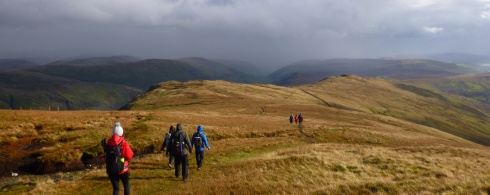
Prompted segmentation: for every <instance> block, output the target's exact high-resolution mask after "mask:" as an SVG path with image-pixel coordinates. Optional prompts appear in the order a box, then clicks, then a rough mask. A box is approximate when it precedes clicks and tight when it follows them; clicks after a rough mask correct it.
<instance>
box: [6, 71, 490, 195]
mask: <svg viewBox="0 0 490 195" xmlns="http://www.w3.org/2000/svg"><path fill="white" fill-rule="evenodd" d="M344 79H345V78H344ZM349 79H350V80H351V81H349V80H347V81H344V82H348V81H349V82H357V81H356V80H363V79H360V78H349ZM366 80H369V79H366ZM366 80H364V81H366ZM376 83H377V84H379V85H387V86H389V84H388V83H386V82H383V81H377V82H376ZM161 85H162V86H161V88H158V89H156V90H153V91H152V92H150V93H149V94H147V95H146V96H142V97H140V99H138V100H137V102H136V103H135V104H133V105H132V106H131V108H132V109H134V110H130V111H112V112H111V111H83V112H82V111H78V112H40V111H0V120H1V121H2V122H1V123H0V124H1V125H2V126H0V128H1V132H2V134H0V135H1V136H0V137H2V139H8V142H11V143H13V142H15V141H16V140H18V139H22V138H24V137H30V136H34V137H39V138H41V140H55V141H56V140H66V141H64V142H58V143H57V144H56V145H55V146H51V147H46V148H45V149H43V150H42V152H46V154H47V155H46V156H48V154H50V153H51V155H52V156H55V154H57V153H58V154H59V153H60V152H61V151H60V150H59V149H53V148H64V151H63V152H64V153H68V151H71V150H75V151H79V152H80V151H87V150H90V148H92V147H93V146H94V145H95V144H96V142H97V141H98V138H101V137H108V136H110V132H111V126H112V124H113V123H114V122H115V121H120V122H121V123H122V124H123V127H124V129H125V136H126V137H127V140H128V142H129V143H130V145H131V146H132V147H133V148H134V149H135V150H140V149H141V148H143V147H144V146H147V145H149V144H154V145H157V146H158V145H159V144H160V143H161V138H162V136H163V134H164V132H166V131H167V129H168V126H169V125H171V124H176V123H178V122H182V123H183V124H184V130H185V131H186V132H187V133H188V134H190V133H192V132H193V131H194V129H195V128H196V127H197V125H204V127H205V132H206V133H207V135H208V137H209V139H210V143H211V146H212V149H211V150H210V151H207V152H206V160H205V165H204V170H202V171H196V170H195V168H196V165H195V160H194V158H193V156H192V155H191V158H190V165H191V166H190V179H189V180H188V181H187V182H182V181H181V180H179V179H177V178H174V177H173V172H172V170H170V169H168V168H165V163H166V162H167V158H165V157H163V154H161V153H152V154H149V155H146V156H139V155H137V157H136V158H135V159H134V160H133V161H132V165H131V167H132V171H131V178H132V179H131V185H132V192H133V193H135V194H162V193H184V194H197V193H204V194H231V193H233V194H279V193H281V194H283V193H285V194H305V193H316V194H336V193H343V194H370V193H385V194H400V193H413V194H424V193H425V194H428V193H429V194H434V193H455V194H479V193H486V192H487V190H489V189H490V182H489V181H488V177H489V176H490V171H488V169H486V167H488V165H489V163H488V162H490V161H489V160H490V153H488V151H487V148H486V147H483V146H481V145H477V144H474V143H471V142H469V141H466V140H464V139H461V138H458V137H456V136H453V135H451V134H447V133H444V132H442V131H439V130H437V129H434V128H430V127H427V126H423V125H418V124H415V123H412V122H407V121H404V120H400V119H396V118H393V117H390V116H386V115H380V114H373V113H371V111H370V110H369V109H365V108H362V106H354V105H356V104H355V102H356V101H348V100H346V101H345V102H341V101H340V100H341V99H347V98H348V97H349V96H348V95H346V96H340V97H338V98H337V100H338V101H337V102H334V101H331V100H329V99H327V98H326V97H324V98H323V99H326V100H328V101H327V103H328V104H333V103H335V104H337V105H342V106H343V107H345V108H347V107H348V108H350V109H338V108H334V107H329V106H327V105H326V104H325V102H323V101H321V100H319V99H318V97H320V95H321V94H322V93H317V94H316V95H315V96H316V97H315V96H312V95H310V94H308V93H305V92H303V91H302V89H304V90H308V91H309V92H310V93H313V92H315V90H320V88H322V87H321V86H322V85H321V84H320V85H319V86H317V87H315V86H302V87H298V88H284V87H277V86H272V85H241V84H240V85H239V84H231V83H228V82H222V81H215V82H210V81H195V82H187V83H176V82H175V83H163V84H161ZM330 87H332V86H330ZM365 87H366V88H369V87H373V86H372V85H366V86H365ZM389 89H391V90H395V89H394V88H393V87H390V88H389ZM395 91H396V90H395ZM398 92H400V91H398ZM406 93H407V94H406V95H413V94H410V92H406ZM366 101H367V103H366V104H374V106H372V107H376V105H377V104H375V103H376V102H375V101H370V100H368V99H366ZM349 102H351V103H349ZM150 104H153V106H151V107H147V106H145V105H150ZM160 104H164V105H165V106H159V105H160ZM339 107H340V106H339ZM352 108H354V109H357V110H358V111H354V110H352ZM364 110H365V111H364ZM298 112H302V113H303V114H304V115H305V123H304V125H303V126H302V127H299V126H297V125H294V124H292V125H291V124H289V122H288V116H289V115H290V114H291V113H298ZM469 117H471V116H469ZM12 119H14V120H12ZM39 125H41V126H42V127H43V128H42V129H41V130H36V127H39ZM68 129H70V130H69V131H68ZM26 132H29V133H26ZM62 137H64V138H63V139H62ZM2 143H5V141H2ZM74 146H75V147H74ZM70 148H74V149H70ZM75 153H76V152H75ZM75 153H74V154H75ZM1 181H2V184H5V183H9V184H10V185H3V186H7V187H4V188H2V192H5V193H6V194H9V193H12V194H18V193H19V192H26V191H28V190H30V191H29V192H28V193H29V194H73V193H76V194H107V193H110V191H111V187H110V182H109V181H108V179H107V176H106V175H105V173H104V171H103V170H100V169H96V170H90V171H84V172H72V173H56V174H53V175H49V176H48V175H46V176H21V177H17V178H12V177H10V178H2V179H1Z"/></svg>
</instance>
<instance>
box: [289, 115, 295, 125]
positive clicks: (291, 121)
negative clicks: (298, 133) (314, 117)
mask: <svg viewBox="0 0 490 195" xmlns="http://www.w3.org/2000/svg"><path fill="white" fill-rule="evenodd" d="M293 120H294V116H293V114H291V116H289V123H291V124H293Z"/></svg>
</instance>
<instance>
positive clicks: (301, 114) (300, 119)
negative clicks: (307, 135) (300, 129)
mask: <svg viewBox="0 0 490 195" xmlns="http://www.w3.org/2000/svg"><path fill="white" fill-rule="evenodd" d="M298 120H299V125H301V124H303V113H301V112H300V113H299V116H298Z"/></svg>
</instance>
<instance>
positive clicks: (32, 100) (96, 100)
mask: <svg viewBox="0 0 490 195" xmlns="http://www.w3.org/2000/svg"><path fill="white" fill-rule="evenodd" d="M0 89H1V90H0V108H2V109H9V108H10V107H11V106H12V109H21V108H22V109H36V110H37V109H41V110H48V107H51V109H57V108H58V107H59V108H60V109H62V110H66V109H70V110H78V109H119V108H120V107H122V106H123V105H124V104H126V103H127V102H128V101H131V100H132V99H133V98H134V97H136V96H137V95H138V94H141V93H142V92H143V91H141V90H138V89H135V88H131V87H125V86H119V85H114V84H110V83H95V82H83V81H77V80H73V79H67V78H61V77H55V76H49V75H45V74H40V73H33V72H24V71H2V72H0ZM12 100H13V101H12Z"/></svg>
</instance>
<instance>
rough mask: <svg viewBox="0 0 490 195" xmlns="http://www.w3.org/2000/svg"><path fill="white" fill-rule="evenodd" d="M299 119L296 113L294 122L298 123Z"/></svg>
mask: <svg viewBox="0 0 490 195" xmlns="http://www.w3.org/2000/svg"><path fill="white" fill-rule="evenodd" d="M298 120H299V118H298V115H295V116H294V122H296V124H298Z"/></svg>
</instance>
